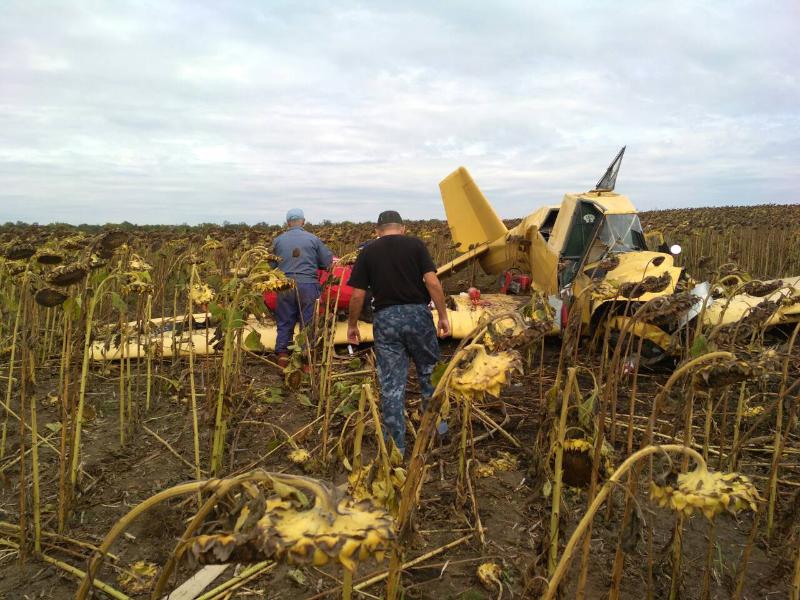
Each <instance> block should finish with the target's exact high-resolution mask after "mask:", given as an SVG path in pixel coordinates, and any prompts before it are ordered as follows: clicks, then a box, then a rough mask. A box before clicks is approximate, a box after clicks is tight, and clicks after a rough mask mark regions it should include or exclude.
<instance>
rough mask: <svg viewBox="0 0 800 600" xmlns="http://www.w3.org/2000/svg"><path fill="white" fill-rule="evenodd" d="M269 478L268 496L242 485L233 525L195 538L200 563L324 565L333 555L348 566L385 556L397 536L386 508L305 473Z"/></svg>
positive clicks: (195, 551)
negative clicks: (267, 560)
mask: <svg viewBox="0 0 800 600" xmlns="http://www.w3.org/2000/svg"><path fill="white" fill-rule="evenodd" d="M290 482H291V483H290ZM272 483H273V490H272V491H273V494H272V495H270V496H269V497H267V498H266V499H265V498H264V495H263V492H261V491H260V490H259V489H258V488H257V487H256V486H248V487H245V494H246V495H247V496H248V497H247V498H243V499H241V501H240V502H239V503H238V504H239V505H240V506H244V508H243V509H242V511H241V513H240V514H239V515H238V517H237V518H235V525H234V526H233V527H232V528H231V531H224V532H221V533H218V534H215V535H201V536H198V537H196V538H194V540H192V543H191V549H192V554H193V556H194V557H195V558H196V559H198V561H199V562H201V563H219V562H227V561H230V560H246V561H254V560H263V559H264V558H270V559H274V560H285V561H286V562H288V563H290V564H313V565H315V566H322V565H325V564H327V563H328V562H330V561H332V560H333V561H338V562H339V563H340V564H341V565H342V566H343V567H344V568H345V569H348V570H350V571H352V570H354V569H355V567H356V564H357V562H358V561H364V560H367V559H368V558H370V557H373V558H375V559H376V560H379V561H380V560H383V558H384V556H385V554H386V552H387V551H388V550H389V547H390V544H391V543H392V541H393V540H394V537H395V533H394V523H393V521H392V519H391V517H390V516H389V514H388V513H387V512H386V511H385V510H384V509H381V508H377V507H375V506H374V505H373V504H372V503H370V502H363V501H362V502H356V501H354V500H353V498H351V497H349V496H337V494H335V493H334V492H333V491H332V490H331V489H330V488H328V487H327V486H325V485H322V484H320V483H319V482H316V481H314V480H311V479H308V478H304V477H287V476H285V475H280V476H278V475H275V480H274V481H273V482H272ZM292 484H294V485H292ZM295 485H296V487H295ZM307 494H313V500H311V499H309V497H308V496H307ZM233 516H234V515H232V517H233Z"/></svg>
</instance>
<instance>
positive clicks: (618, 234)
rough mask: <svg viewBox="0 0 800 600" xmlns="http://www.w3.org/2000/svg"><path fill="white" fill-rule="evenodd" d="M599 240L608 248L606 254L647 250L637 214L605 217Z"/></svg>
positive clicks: (599, 232) (598, 235) (598, 234)
mask: <svg viewBox="0 0 800 600" xmlns="http://www.w3.org/2000/svg"><path fill="white" fill-rule="evenodd" d="M597 239H598V240H600V241H601V242H602V243H603V245H604V246H606V250H605V252H604V254H617V253H621V252H634V251H636V250H647V245H646V244H645V241H644V234H643V233H642V224H641V223H640V222H639V216H638V215H636V214H628V215H605V218H604V219H603V225H602V227H600V231H598V232H597ZM598 260H599V259H598Z"/></svg>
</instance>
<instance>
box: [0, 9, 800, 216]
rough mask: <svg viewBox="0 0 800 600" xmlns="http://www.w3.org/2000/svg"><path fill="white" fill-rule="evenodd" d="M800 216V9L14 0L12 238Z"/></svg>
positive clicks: (2, 83) (0, 39)
mask: <svg viewBox="0 0 800 600" xmlns="http://www.w3.org/2000/svg"><path fill="white" fill-rule="evenodd" d="M624 144H627V145H628V150H627V153H626V156H625V160H624V162H623V165H622V170H621V172H620V176H619V179H618V181H617V190H618V191H620V192H622V193H625V194H628V195H629V196H631V199H632V200H633V202H634V203H635V204H636V205H637V206H638V207H639V208H640V209H655V208H670V207H676V206H701V205H718V204H750V203H764V202H777V203H788V202H800V3H798V2H797V1H796V0H769V1H766V2H765V1H760V2H741V1H731V0H722V1H719V2H663V1H655V2H644V1H635V2H633V1H631V2H627V3H626V2H610V1H609V2H600V1H596V0H585V1H583V2H577V1H575V2H562V1H559V2H554V1H549V2H533V1H520V2H503V1H496V0H495V1H493V2H485V1H480V2H470V3H468V2H464V3H457V2H436V1H434V2H430V1H420V2H397V1H392V2H376V1H370V2H303V1H298V0H291V1H287V2H273V1H266V0H263V1H252V2H244V1H226V2H220V1H218V0H192V1H186V2H168V1H166V0H152V1H150V2H147V1H136V2H123V1H121V0H113V1H101V0H97V1H93V2H89V1H87V2H79V1H72V2H70V1H67V0H57V1H53V2H40V1H37V0H19V1H15V0H0V222H3V221H9V220H10V221H16V220H24V221H38V222H40V223H45V222H50V221H66V222H70V223H82V222H90V223H98V222H99V223H103V222H108V221H111V222H119V221H123V220H128V221H132V222H135V223H181V222H188V223H197V222H206V221H210V222H222V221H224V220H228V221H231V222H240V221H245V222H248V223H256V222H259V221H267V222H271V223H276V222H279V221H281V220H282V218H283V215H284V214H285V211H286V209H287V208H290V207H292V206H295V205H297V206H300V207H302V208H304V209H305V211H306V216H307V218H308V219H309V220H311V221H320V220H322V219H331V220H344V219H349V220H355V221H360V220H372V219H374V218H375V217H376V215H377V213H378V212H379V211H380V210H383V209H387V208H393V209H396V210H399V211H400V212H401V214H403V215H404V216H407V217H409V218H441V217H443V216H444V211H443V209H442V204H441V199H440V197H439V192H438V185H437V184H438V182H439V181H440V180H441V179H442V178H443V177H444V176H446V175H447V174H448V173H449V172H450V171H452V170H453V169H454V168H456V167H458V166H459V165H464V166H466V167H467V168H468V169H469V170H470V172H471V173H472V175H473V177H474V178H475V180H476V182H477V183H478V185H479V186H480V187H481V188H482V189H483V191H484V193H485V194H486V195H487V197H488V198H489V199H490V201H492V203H493V204H494V205H495V207H496V208H497V211H498V213H500V215H501V216H504V217H515V216H522V215H525V214H527V213H528V212H530V211H531V210H532V209H533V208H534V207H535V206H536V205H538V204H540V203H544V202H554V201H559V200H560V198H561V196H562V194H563V193H564V192H567V191H583V190H586V189H589V188H591V187H592V185H593V184H594V183H595V182H596V181H597V180H598V179H599V177H600V176H601V175H602V173H603V171H604V170H605V168H606V166H607V165H608V163H609V162H610V160H611V159H612V158H613V156H614V154H615V153H616V152H617V150H618V149H619V147H620V146H622V145H624Z"/></svg>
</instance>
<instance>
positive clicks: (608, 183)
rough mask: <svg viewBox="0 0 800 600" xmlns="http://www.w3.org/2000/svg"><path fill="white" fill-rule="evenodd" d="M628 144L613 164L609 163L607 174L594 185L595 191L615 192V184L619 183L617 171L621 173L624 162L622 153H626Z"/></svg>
mask: <svg viewBox="0 0 800 600" xmlns="http://www.w3.org/2000/svg"><path fill="white" fill-rule="evenodd" d="M625 148H626V146H623V147H622V150H620V151H619V153H618V154H617V156H616V157H615V158H614V160H612V161H611V164H610V165H608V169H606V173H605V175H603V177H602V178H601V179H600V181H598V182H597V185H596V186H594V189H593V190H592V191H593V192H613V191H614V186H616V185H617V173H619V166H620V165H621V164H622V155H623V154H625Z"/></svg>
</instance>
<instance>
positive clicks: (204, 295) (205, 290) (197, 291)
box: [189, 283, 214, 304]
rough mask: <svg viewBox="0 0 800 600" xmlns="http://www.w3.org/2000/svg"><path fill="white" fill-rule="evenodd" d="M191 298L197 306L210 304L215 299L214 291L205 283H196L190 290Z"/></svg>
mask: <svg viewBox="0 0 800 600" xmlns="http://www.w3.org/2000/svg"><path fill="white" fill-rule="evenodd" d="M189 297H190V298H191V299H192V302H194V303H195V304H208V303H209V302H211V301H212V300H213V299H214V290H212V289H211V288H210V287H208V285H207V284H205V283H195V284H194V285H192V289H191V290H189Z"/></svg>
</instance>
